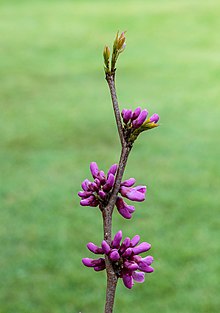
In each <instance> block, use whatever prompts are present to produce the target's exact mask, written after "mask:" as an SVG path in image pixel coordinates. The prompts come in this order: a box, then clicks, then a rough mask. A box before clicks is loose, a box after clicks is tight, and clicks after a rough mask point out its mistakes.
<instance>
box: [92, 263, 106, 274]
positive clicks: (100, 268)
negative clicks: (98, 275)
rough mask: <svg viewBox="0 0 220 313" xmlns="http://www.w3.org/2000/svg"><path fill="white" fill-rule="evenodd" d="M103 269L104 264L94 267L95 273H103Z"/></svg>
mask: <svg viewBox="0 0 220 313" xmlns="http://www.w3.org/2000/svg"><path fill="white" fill-rule="evenodd" d="M104 269H105V264H102V265H97V266H94V270H95V271H96V272H99V271H103V270H104Z"/></svg>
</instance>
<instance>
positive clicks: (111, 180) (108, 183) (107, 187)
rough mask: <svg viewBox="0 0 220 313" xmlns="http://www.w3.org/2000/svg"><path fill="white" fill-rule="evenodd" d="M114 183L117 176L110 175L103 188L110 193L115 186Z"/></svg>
mask: <svg viewBox="0 0 220 313" xmlns="http://www.w3.org/2000/svg"><path fill="white" fill-rule="evenodd" d="M114 182H115V176H114V175H113V174H111V173H110V174H109V176H108V179H107V181H106V183H105V185H104V186H103V190H104V191H110V190H111V189H112V187H113V185H114Z"/></svg>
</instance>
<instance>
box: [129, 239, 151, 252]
mask: <svg viewBox="0 0 220 313" xmlns="http://www.w3.org/2000/svg"><path fill="white" fill-rule="evenodd" d="M150 248H151V244H150V243H148V242H142V243H140V244H139V245H138V246H136V247H134V248H133V252H134V254H140V253H142V252H146V251H148V250H149V249H150Z"/></svg>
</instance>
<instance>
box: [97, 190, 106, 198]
mask: <svg viewBox="0 0 220 313" xmlns="http://www.w3.org/2000/svg"><path fill="white" fill-rule="evenodd" d="M98 195H99V197H100V198H101V199H102V200H105V198H106V195H107V194H106V193H105V192H104V191H103V190H99V192H98Z"/></svg>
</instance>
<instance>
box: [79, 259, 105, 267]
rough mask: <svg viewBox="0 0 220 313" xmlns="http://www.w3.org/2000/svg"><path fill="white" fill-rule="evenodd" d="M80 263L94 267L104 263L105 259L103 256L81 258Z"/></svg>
mask: <svg viewBox="0 0 220 313" xmlns="http://www.w3.org/2000/svg"><path fill="white" fill-rule="evenodd" d="M82 263H83V264H84V265H85V266H87V267H95V266H101V265H103V264H105V260H104V259H103V258H99V259H91V258H83V259H82Z"/></svg>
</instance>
